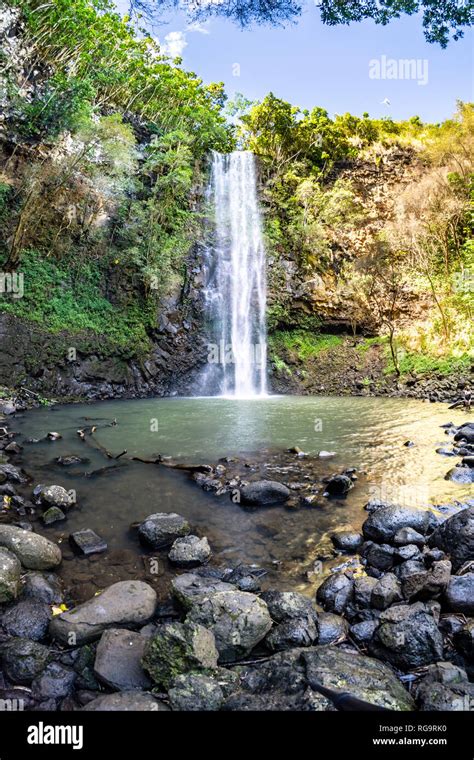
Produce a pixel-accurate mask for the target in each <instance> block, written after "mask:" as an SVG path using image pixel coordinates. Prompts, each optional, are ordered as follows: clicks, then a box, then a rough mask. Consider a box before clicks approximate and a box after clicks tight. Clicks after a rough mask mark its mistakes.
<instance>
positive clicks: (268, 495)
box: [240, 480, 291, 507]
mask: <svg viewBox="0 0 474 760" xmlns="http://www.w3.org/2000/svg"><path fill="white" fill-rule="evenodd" d="M290 496H291V491H290V489H289V488H287V487H286V486H284V485H283V484H282V483H278V482H277V481H276V480H257V481H256V482H255V483H248V485H245V486H242V487H241V488H240V504H244V505H245V506H249V507H268V506H271V505H273V504H283V503H284V502H285V501H287V499H289V498H290Z"/></svg>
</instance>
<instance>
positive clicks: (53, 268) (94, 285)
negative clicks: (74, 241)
mask: <svg viewBox="0 0 474 760" xmlns="http://www.w3.org/2000/svg"><path fill="white" fill-rule="evenodd" d="M21 272H22V274H23V277H24V295H23V297H22V298H19V299H14V298H11V297H9V296H8V295H6V294H5V295H3V296H2V297H1V300H0V308H1V310H2V311H4V312H9V313H13V314H15V315H16V316H18V317H23V318H25V319H29V320H32V321H33V322H38V323H39V324H41V325H42V326H43V327H44V328H45V329H47V330H48V331H50V332H53V333H54V332H56V333H57V332H60V331H62V330H68V331H69V332H71V333H80V332H82V331H84V330H90V331H93V332H95V333H97V334H99V335H103V336H104V337H108V338H110V339H111V340H112V341H114V343H116V344H118V345H119V346H123V347H127V348H129V349H131V350H132V353H139V352H140V351H145V350H146V348H147V347H148V345H149V341H148V338H147V332H146V330H147V327H148V326H149V325H150V324H151V319H152V314H151V312H150V310H149V309H148V308H147V306H146V304H144V303H140V302H139V301H138V300H137V299H136V298H135V299H133V298H131V299H130V301H129V303H128V304H127V305H125V306H122V307H121V308H118V307H116V306H113V305H112V304H111V303H110V301H108V300H107V299H106V298H105V296H104V295H103V284H104V272H103V271H101V269H100V267H99V266H98V265H97V264H95V265H94V264H92V263H88V264H82V265H80V266H78V265H77V263H76V262H75V261H74V260H69V261H63V262H62V263H61V264H60V265H59V264H57V263H55V262H54V261H52V260H49V259H43V258H42V257H41V256H40V255H39V254H38V253H37V252H36V251H26V252H25V253H24V256H23V260H22V265H21Z"/></svg>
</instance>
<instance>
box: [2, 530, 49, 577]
mask: <svg viewBox="0 0 474 760" xmlns="http://www.w3.org/2000/svg"><path fill="white" fill-rule="evenodd" d="M0 546H4V547H5V548H6V549H9V550H10V551H11V552H13V553H14V554H16V556H17V557H18V559H19V560H20V562H21V564H22V565H23V566H24V567H26V568H27V569H28V570H49V569H50V568H53V567H57V566H58V565H59V564H60V562H61V560H62V554H61V550H60V548H59V547H58V546H56V544H54V543H53V542H52V541H49V539H47V538H44V536H39V535H38V534H37V533H32V532H31V531H28V530H23V529H22V528H16V527H15V526H13V525H0Z"/></svg>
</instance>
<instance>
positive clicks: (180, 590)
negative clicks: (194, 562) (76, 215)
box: [171, 573, 235, 609]
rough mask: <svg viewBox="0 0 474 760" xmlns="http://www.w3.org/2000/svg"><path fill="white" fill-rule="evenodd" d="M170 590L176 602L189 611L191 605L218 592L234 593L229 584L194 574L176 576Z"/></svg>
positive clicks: (233, 588) (232, 587)
mask: <svg viewBox="0 0 474 760" xmlns="http://www.w3.org/2000/svg"><path fill="white" fill-rule="evenodd" d="M171 588H172V589H173V593H174V595H175V596H176V598H177V599H178V601H179V602H180V603H181V604H182V605H183V607H185V608H186V609H191V607H192V606H193V604H195V603H196V602H198V601H199V600H200V599H205V598H206V597H208V596H211V595H212V594H214V593H217V592H219V591H235V587H234V586H233V585H232V584H231V583H225V582H224V581H221V580H220V579H219V578H213V577H207V576H201V575H197V574H196V573H183V574H182V575H178V576H177V577H176V578H173V580H172V581H171Z"/></svg>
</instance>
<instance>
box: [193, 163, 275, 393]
mask: <svg viewBox="0 0 474 760" xmlns="http://www.w3.org/2000/svg"><path fill="white" fill-rule="evenodd" d="M210 196H211V199H212V202H213V205H214V210H215V242H214V244H213V245H212V246H211V249H210V250H209V252H208V258H209V262H208V265H209V276H208V283H207V288H206V301H207V305H208V310H209V316H210V320H211V325H212V332H213V339H214V340H215V345H216V346H217V347H218V356H219V365H220V367H221V370H222V371H221V373H220V376H219V381H218V382H219V388H218V390H219V393H220V394H222V395H232V396H240V397H249V396H250V397H251V396H259V395H260V396H261V395H265V393H266V363H267V336H266V326H265V308H266V277H265V248H264V244H263V236H262V225H261V219H260V212H259V208H258V199H257V182H256V171H255V159H254V156H253V154H252V153H250V152H248V151H235V152H234V153H230V154H229V155H222V154H220V153H214V154H213V163H212V176H211V184H210Z"/></svg>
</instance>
